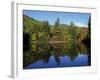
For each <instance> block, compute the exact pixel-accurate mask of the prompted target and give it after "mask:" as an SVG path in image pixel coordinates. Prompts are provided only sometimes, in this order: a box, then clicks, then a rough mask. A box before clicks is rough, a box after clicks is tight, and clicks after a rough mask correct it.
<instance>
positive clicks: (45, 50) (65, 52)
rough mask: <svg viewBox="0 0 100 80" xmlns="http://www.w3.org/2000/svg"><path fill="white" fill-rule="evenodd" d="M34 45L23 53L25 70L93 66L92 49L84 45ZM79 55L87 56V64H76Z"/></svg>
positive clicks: (71, 43) (72, 43) (70, 43)
mask: <svg viewBox="0 0 100 80" xmlns="http://www.w3.org/2000/svg"><path fill="white" fill-rule="evenodd" d="M32 45H33V47H32V48H31V49H30V50H26V51H25V50H24V52H23V68H24V69H34V68H49V67H68V66H69V67H74V66H90V65H91V63H90V62H91V60H90V49H89V48H87V47H86V46H85V45H84V44H82V43H75V42H69V43H34V44H32ZM79 55H83V56H84V55H85V60H84V59H83V63H85V64H82V62H81V64H78V63H79V61H77V63H74V61H75V59H76V58H77V57H79ZM80 57H82V56H80ZM68 60H69V61H70V62H68ZM62 61H63V62H62ZM37 64H38V65H37ZM30 65H31V67H29V66H30Z"/></svg>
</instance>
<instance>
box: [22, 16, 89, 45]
mask: <svg viewBox="0 0 100 80" xmlns="http://www.w3.org/2000/svg"><path fill="white" fill-rule="evenodd" d="M88 26H90V19H89V23H88ZM89 29H90V27H89ZM23 32H24V33H27V34H29V35H30V36H31V37H30V43H36V42H55V41H56V42H57V41H63V42H66V43H67V42H78V41H79V42H82V40H84V39H85V38H86V35H87V34H88V33H87V32H84V28H82V27H78V26H76V25H75V24H74V23H73V22H71V23H70V25H66V24H60V19H59V18H57V20H56V21H55V24H54V25H50V24H49V22H48V21H47V20H44V21H39V20H36V19H33V18H30V17H28V16H26V15H23Z"/></svg>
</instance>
